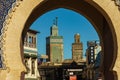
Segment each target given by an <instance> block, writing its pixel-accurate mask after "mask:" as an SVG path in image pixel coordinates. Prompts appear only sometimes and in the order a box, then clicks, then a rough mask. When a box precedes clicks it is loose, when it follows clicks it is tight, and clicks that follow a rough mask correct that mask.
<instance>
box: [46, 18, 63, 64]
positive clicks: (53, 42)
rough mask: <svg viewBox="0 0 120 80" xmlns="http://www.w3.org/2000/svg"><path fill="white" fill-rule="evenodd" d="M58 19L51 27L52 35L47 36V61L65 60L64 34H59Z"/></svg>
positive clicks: (59, 61)
mask: <svg viewBox="0 0 120 80" xmlns="http://www.w3.org/2000/svg"><path fill="white" fill-rule="evenodd" d="M57 19H58V18H56V19H55V20H54V22H53V25H52V27H51V28H50V31H51V34H50V36H48V37H47V38H46V54H47V55H48V60H47V61H50V62H54V63H61V62H62V61H63V36H59V35H58V26H57Z"/></svg>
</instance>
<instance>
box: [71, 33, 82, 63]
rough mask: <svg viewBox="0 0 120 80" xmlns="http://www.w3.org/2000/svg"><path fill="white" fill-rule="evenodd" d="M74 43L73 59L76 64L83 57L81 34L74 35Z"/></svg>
mask: <svg viewBox="0 0 120 80" xmlns="http://www.w3.org/2000/svg"><path fill="white" fill-rule="evenodd" d="M74 41H75V42H74V43H73V44H72V59H73V60H74V61H76V62H80V61H81V60H82V56H83V44H82V42H80V34H79V33H77V34H75V35H74Z"/></svg>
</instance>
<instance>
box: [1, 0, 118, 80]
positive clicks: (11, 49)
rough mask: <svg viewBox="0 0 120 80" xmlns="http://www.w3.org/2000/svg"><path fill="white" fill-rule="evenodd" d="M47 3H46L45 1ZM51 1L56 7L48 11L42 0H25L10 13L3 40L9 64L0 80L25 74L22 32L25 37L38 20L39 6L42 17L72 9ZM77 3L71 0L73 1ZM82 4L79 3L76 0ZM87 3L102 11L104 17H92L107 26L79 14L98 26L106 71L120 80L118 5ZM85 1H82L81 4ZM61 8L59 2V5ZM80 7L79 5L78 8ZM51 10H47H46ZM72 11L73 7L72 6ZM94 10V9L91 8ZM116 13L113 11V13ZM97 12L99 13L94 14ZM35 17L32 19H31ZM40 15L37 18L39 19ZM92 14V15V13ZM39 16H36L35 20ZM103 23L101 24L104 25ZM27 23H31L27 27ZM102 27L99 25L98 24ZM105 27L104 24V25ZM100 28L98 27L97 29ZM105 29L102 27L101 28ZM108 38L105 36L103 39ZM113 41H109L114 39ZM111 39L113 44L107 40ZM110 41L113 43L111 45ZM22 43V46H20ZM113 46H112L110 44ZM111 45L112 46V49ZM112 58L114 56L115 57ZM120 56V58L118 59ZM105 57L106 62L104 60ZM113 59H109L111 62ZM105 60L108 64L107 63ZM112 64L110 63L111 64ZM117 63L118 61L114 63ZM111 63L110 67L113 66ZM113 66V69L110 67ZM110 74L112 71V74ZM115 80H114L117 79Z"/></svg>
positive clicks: (94, 0)
mask: <svg viewBox="0 0 120 80" xmlns="http://www.w3.org/2000/svg"><path fill="white" fill-rule="evenodd" d="M46 1H47V0H46ZM49 1H51V2H52V5H53V7H51V8H49V9H48V8H47V6H48V5H49V3H48V4H45V5H46V8H45V5H42V4H44V3H42V2H43V0H34V1H33V0H29V1H28V0H22V1H18V2H17V5H16V6H15V7H14V8H13V11H12V12H11V13H9V14H8V16H9V17H10V18H9V19H7V20H6V22H7V25H6V26H5V27H4V29H3V33H2V35H3V37H2V42H3V48H2V49H3V54H4V55H3V57H4V64H5V65H6V69H5V70H1V71H0V79H1V80H20V77H21V72H23V71H25V66H24V64H23V61H22V57H21V56H22V55H20V54H21V53H22V47H21V44H22V42H21V40H22V36H21V35H22V32H23V35H24V34H25V32H26V30H27V29H28V27H29V26H30V24H31V22H33V21H34V20H35V19H36V18H37V16H38V15H37V13H36V14H31V13H34V10H35V9H37V8H39V6H40V5H41V6H43V8H41V11H43V13H41V14H39V15H42V14H44V12H46V11H49V10H52V9H54V8H57V7H60V6H61V7H66V8H69V6H70V5H69V6H68V7H67V6H65V4H64V3H66V2H67V0H64V1H65V2H64V3H63V0H60V3H61V4H63V5H60V6H57V5H56V2H54V1H55V0H49ZM73 1H74V0H71V2H73ZM77 1H79V0H77ZM84 1H86V3H87V4H88V3H89V4H90V5H92V6H93V7H95V8H96V9H97V10H98V11H100V12H101V14H102V16H100V15H101V14H99V13H98V14H96V15H95V14H94V13H93V14H94V15H93V16H94V17H95V16H96V17H95V18H97V15H99V16H100V17H99V18H98V19H100V20H102V21H104V22H105V23H104V26H103V25H101V23H98V22H96V21H95V20H97V19H94V18H92V16H91V17H90V16H89V14H87V11H83V13H82V11H81V12H80V13H82V14H84V16H85V17H87V18H88V19H89V21H90V22H91V23H92V24H93V25H94V26H95V28H96V30H97V31H98V34H99V36H100V37H101V40H102V41H103V48H104V52H106V53H105V55H104V63H105V64H107V63H108V66H107V65H105V66H104V67H105V70H106V71H105V74H107V72H108V73H109V74H108V75H105V76H107V78H106V79H107V80H113V78H110V79H109V78H108V77H109V76H110V75H112V73H111V72H112V70H114V71H116V72H117V74H118V76H117V77H118V80H119V79H120V76H119V75H120V74H119V73H120V62H119V60H120V54H119V53H120V36H119V35H120V31H119V30H120V27H119V25H120V23H119V22H118V21H119V20H120V11H119V10H118V6H116V5H115V3H114V1H111V0H104V1H102V0H91V1H90V0H84ZM81 2H82V1H81ZM57 4H58V5H59V3H57ZM76 6H78V5H76ZM83 6H87V5H86V4H83ZM77 8H78V7H76V8H74V9H73V10H75V11H77V12H79V11H78V9H77ZM47 9H48V10H47ZM70 9H72V7H70ZM91 10H92V9H91ZM113 10H114V11H113ZM38 12H39V11H38ZM88 12H89V11H88ZM95 13H97V12H95ZM30 15H32V16H30ZM36 15H37V16H36ZM91 15H92V14H91ZM33 16H36V17H33ZM32 17H33V21H29V19H30V18H32ZM102 21H100V22H102ZM26 22H27V23H28V24H26ZM98 24H99V25H98ZM102 24H103V23H102ZM97 26H99V27H97ZM101 26H102V28H101ZM109 34H110V36H108V35H109ZM102 35H105V36H102ZM111 37H112V39H108V38H111ZM108 40H110V41H108ZM110 42H111V43H110ZM20 43H21V44H20ZM110 44H111V45H110ZM109 46H112V47H109ZM106 48H111V50H112V53H111V54H110V55H111V56H110V57H109V49H106ZM112 56H113V57H112ZM116 56H117V58H116ZM105 58H106V59H105ZM109 58H110V59H109ZM105 60H106V61H105ZM109 60H110V61H112V62H110V61H109ZM115 60H116V62H114V61H115ZM110 63H111V65H110ZM109 67H110V68H109ZM110 71H111V72H110ZM117 77H116V79H115V78H114V80H117Z"/></svg>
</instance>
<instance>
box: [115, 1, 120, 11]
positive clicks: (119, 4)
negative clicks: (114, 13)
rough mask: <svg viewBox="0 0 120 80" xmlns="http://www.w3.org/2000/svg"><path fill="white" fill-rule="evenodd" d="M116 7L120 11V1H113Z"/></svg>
mask: <svg viewBox="0 0 120 80" xmlns="http://www.w3.org/2000/svg"><path fill="white" fill-rule="evenodd" d="M115 3H116V5H118V7H119V9H120V0H115Z"/></svg>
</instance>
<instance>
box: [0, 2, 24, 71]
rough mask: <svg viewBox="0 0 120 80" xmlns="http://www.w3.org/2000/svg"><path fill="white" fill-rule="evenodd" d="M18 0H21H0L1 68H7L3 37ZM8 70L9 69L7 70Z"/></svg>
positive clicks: (18, 3)
mask: <svg viewBox="0 0 120 80" xmlns="http://www.w3.org/2000/svg"><path fill="white" fill-rule="evenodd" d="M20 1H22V0H0V49H1V53H0V54H1V55H2V56H1V60H2V65H3V66H2V69H5V68H7V69H9V68H8V67H7V61H6V60H5V58H6V54H5V53H4V51H5V46H4V45H5V38H6V36H7V35H6V33H5V32H6V31H7V29H8V27H6V25H9V23H10V21H11V19H12V16H13V13H14V12H15V10H16V8H17V7H18V6H19V5H20ZM8 71H9V70H8Z"/></svg>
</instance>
